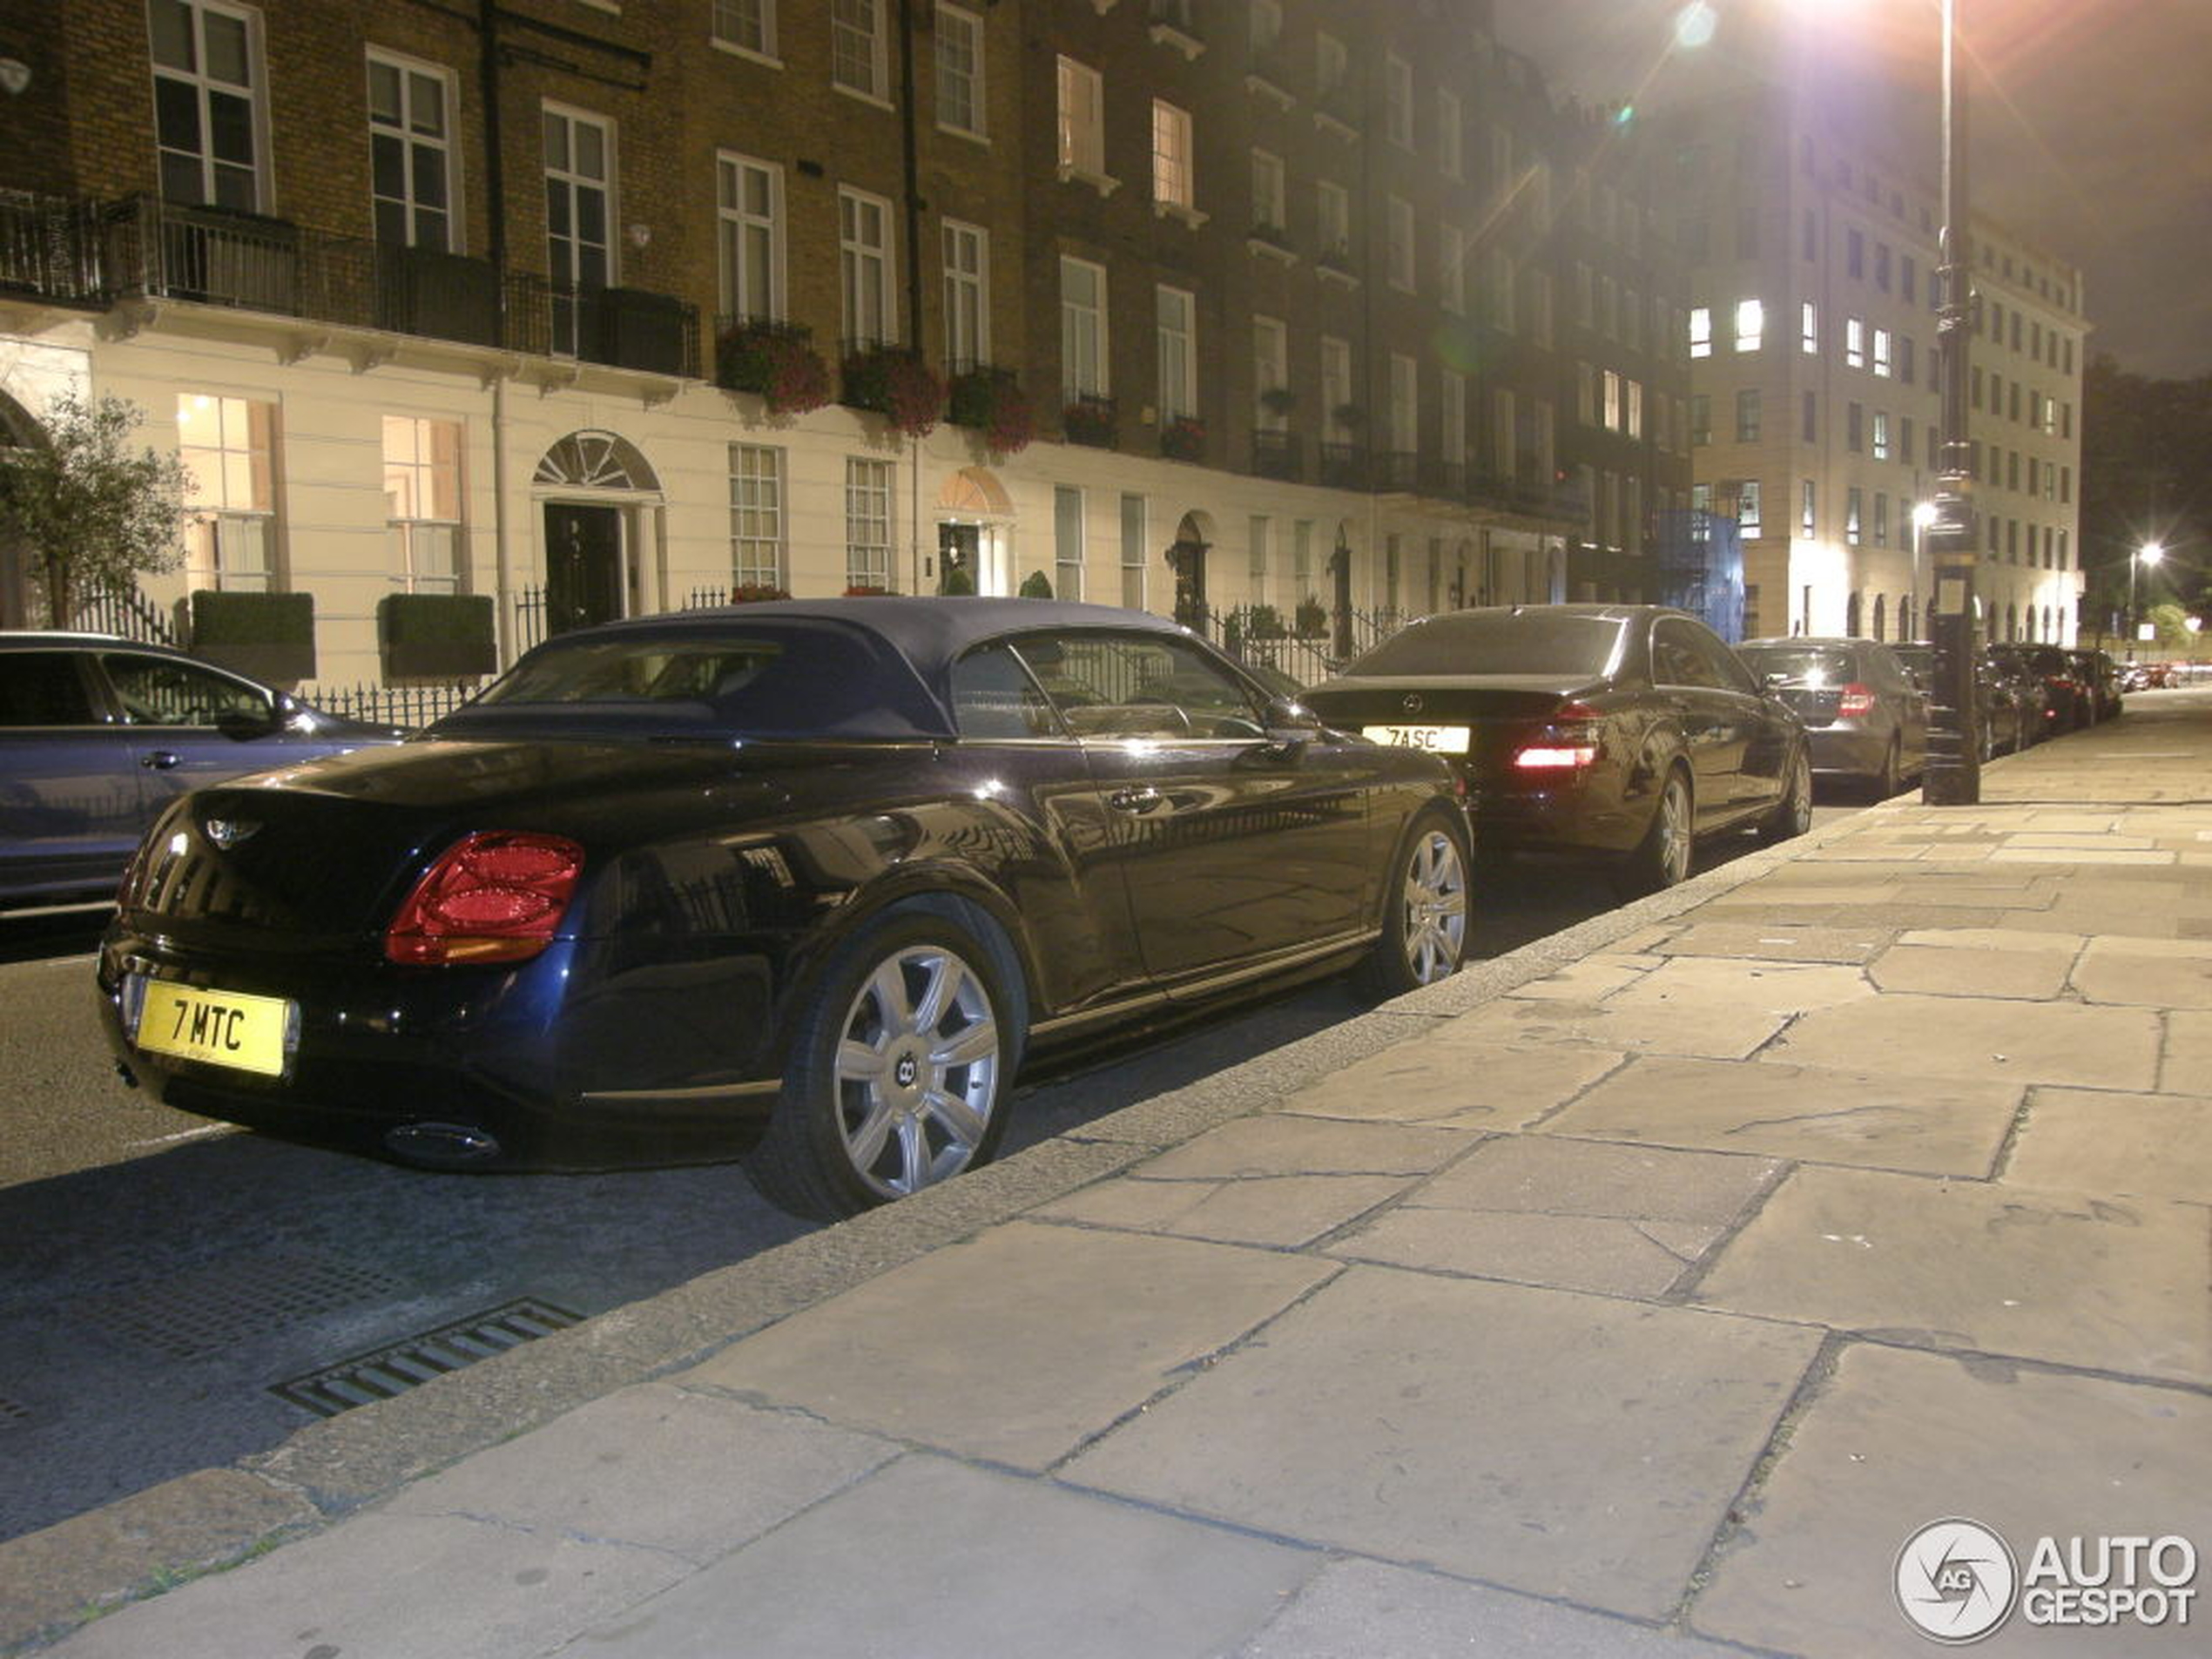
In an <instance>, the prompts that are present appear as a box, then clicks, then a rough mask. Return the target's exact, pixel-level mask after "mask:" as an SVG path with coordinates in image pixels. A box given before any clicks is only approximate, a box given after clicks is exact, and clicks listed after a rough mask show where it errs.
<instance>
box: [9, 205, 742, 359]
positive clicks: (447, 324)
mask: <svg viewBox="0 0 2212 1659" xmlns="http://www.w3.org/2000/svg"><path fill="white" fill-rule="evenodd" d="M0 288H10V289H15V290H17V291H21V292H28V293H36V294H37V295H39V296H41V297H42V298H44V299H48V300H60V301H75V302H80V303H89V304H97V305H112V304H114V303H115V302H116V301H117V300H121V299H125V298H128V297H131V296H133V295H144V296H145V297H148V298H152V299H161V300H190V301H192V302H193V303H195V304H199V305H211V306H228V307H234V308H236V309H238V310H240V311H253V312H260V313H264V314H270V315H275V316H283V317H295V318H298V319H300V320H302V321H306V322H316V323H327V324H330V325H333V326H335V327H353V328H376V329H382V330H385V331H387V332H390V333H394V334H414V335H417V336H421V337H423V338H428V339H434V340H449V341H459V342H462V343H466V344H470V345H478V346H489V347H498V348H500V349H502V350H506V351H518V352H529V353H535V354H543V355H559V356H567V357H576V358H579V359H581V360H583V361H586V362H593V363H605V364H610V365H613V366H615V367H617V368H636V369H644V370H647V371H649V372H651V373H654V374H676V375H684V376H687V377H692V378H696V377H697V376H698V373H699V338H698V308H697V307H694V306H692V305H691V304H689V303H687V302H686V301H685V300H679V299H677V298H676V297H675V296H673V295H671V294H664V293H651V292H649V291H647V290H644V289H641V288H595V287H572V286H569V285H564V284H556V283H553V282H550V281H549V280H547V279H545V278H544V277H542V276H536V275H532V274H529V273H519V272H509V273H507V274H506V276H505V278H504V280H502V278H501V276H500V274H499V273H498V272H496V270H495V269H494V268H493V266H491V265H490V264H489V262H488V261H486V260H475V259H469V258H466V257H464V256H462V255H461V254H457V253H442V252H440V251H438V250H436V249H433V248H419V247H402V246H395V245H391V244H387V243H381V242H375V241H370V240H367V239H362V238H359V237H346V236H333V235H330V234H328V233H324V232H321V231H315V230H309V229H307V228H305V227H303V226H298V225H294V224H293V223H291V222H290V221H288V220H286V219H268V218H265V217H263V216H262V215H260V214H258V213H239V212H231V211H228V210H226V209H222V208H214V207H199V206H190V205H188V204H184V203H179V202H168V201H163V200H161V199H158V197H153V196H144V195H141V196H132V197H126V198H125V199H121V200H119V201H112V202H105V203H98V204H94V203H83V202H78V203H62V202H54V201H49V200H41V199H11V200H6V201H0Z"/></svg>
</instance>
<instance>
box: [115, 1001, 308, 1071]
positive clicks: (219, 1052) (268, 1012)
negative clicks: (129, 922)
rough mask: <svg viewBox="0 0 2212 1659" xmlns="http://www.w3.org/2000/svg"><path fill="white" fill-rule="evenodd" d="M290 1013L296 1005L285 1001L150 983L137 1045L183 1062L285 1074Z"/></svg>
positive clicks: (139, 1024)
mask: <svg viewBox="0 0 2212 1659" xmlns="http://www.w3.org/2000/svg"><path fill="white" fill-rule="evenodd" d="M291 1015H292V1005H291V1004H290V1003H289V1002H287V1001H285V1000H284V999H283V998H282V997H279V996H244V995H239V993H238V992H236V991H208V990H202V989H201V988H199V987H198V986H193V985H172V984H168V983H165V982H164V981H160V980H153V981H148V983H147V985H146V994H145V1003H144V1005H143V1006H142V1007H141V1008H140V1009H139V1012H138V1047H140V1048H141V1049H150V1050H152V1052H153V1053H155V1054H165V1055H175V1056H177V1057H178V1058H179V1059H180V1060H200V1061H205V1062H206V1063H207V1064H209V1065H212V1066H229V1067H231V1068H233V1069H236V1070H239V1071H258V1072H260V1073H262V1074H263V1075H264V1076H270V1077H276V1076H282V1075H283V1073H284V1033H285V1027H286V1026H287V1024H288V1023H289V1022H290V1021H291Z"/></svg>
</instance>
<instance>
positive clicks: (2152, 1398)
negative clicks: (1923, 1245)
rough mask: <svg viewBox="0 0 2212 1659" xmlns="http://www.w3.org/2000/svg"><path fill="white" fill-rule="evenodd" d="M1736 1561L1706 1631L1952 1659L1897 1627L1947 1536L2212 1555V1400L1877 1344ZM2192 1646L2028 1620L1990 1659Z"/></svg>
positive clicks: (2191, 1630) (1804, 1422)
mask: <svg viewBox="0 0 2212 1659" xmlns="http://www.w3.org/2000/svg"><path fill="white" fill-rule="evenodd" d="M1746 1510H1747V1515H1746V1520H1745V1524H1744V1527H1743V1531H1742V1532H1741V1533H1740V1534H1737V1536H1736V1537H1734V1538H1733V1539H1731V1540H1730V1541H1729V1542H1728V1543H1727V1544H1726V1545H1725V1546H1724V1547H1723V1549H1722V1551H1721V1554H1720V1556H1719V1559H1718V1561H1717V1563H1716V1568H1715V1571H1714V1573H1713V1575H1712V1578H1711V1581H1710V1584H1709V1586H1708V1587H1707V1588H1705V1589H1704V1590H1703V1592H1702V1593H1701V1594H1700V1595H1698V1597H1697V1599H1696V1602H1693V1603H1692V1604H1691V1607H1690V1610H1689V1624H1690V1627H1691V1628H1692V1629H1695V1630H1696V1631H1698V1632H1701V1633H1703V1634H1705V1635H1712V1636H1717V1637H1724V1638H1726V1639H1728V1640H1730V1641H1734V1642H1744V1643H1748V1644H1750V1645H1752V1646H1754V1647H1758V1648H1763V1649H1780V1650H1782V1651H1785V1652H1789V1653H1793V1654H1804V1655H1806V1656H1809V1659H1862V1656H1869V1655H1896V1656H1899V1659H1914V1656H1925V1655H1927V1654H1930V1653H1932V1652H1936V1651H1939V1649H1938V1648H1937V1647H1936V1645H1935V1644H1934V1643H1932V1642H1929V1641H1928V1640H1927V1639H1926V1638H1925V1637H1924V1636H1922V1635H1919V1634H1918V1632H1917V1631H1916V1630H1914V1629H1913V1628H1912V1626H1910V1625H1908V1624H1907V1623H1906V1622H1905V1617H1904V1615H1902V1614H1901V1613H1900V1612H1899V1611H1898V1607H1897V1603H1896V1601H1895V1599H1894V1593H1893V1591H1892V1588H1891V1586H1892V1574H1893V1570H1894V1568H1895V1565H1896V1562H1897V1559H1898V1551H1899V1550H1900V1549H1901V1548H1903V1547H1904V1544H1905V1541H1906V1539H1907V1538H1908V1537H1910V1536H1911V1535H1912V1533H1913V1532H1915V1531H1916V1530H1918V1529H1919V1527H1923V1526H1925V1525H1926V1524H1927V1523H1929V1522H1931V1521H1940V1520H1944V1519H1947V1518H1949V1517H1952V1516H1966V1517H1969V1518H1971V1519H1973V1520H1975V1521H1980V1522H1981V1523H1983V1524H1984V1525H1985V1526H1988V1527H1994V1528H1995V1529H1996V1530H1997V1532H1998V1533H1999V1534H2000V1535H2001V1536H2003V1537H2004V1539H2005V1540H2006V1542H2007V1543H2009V1544H2010V1545H2011V1547H2012V1548H2013V1554H2015V1555H2016V1556H2018V1557H2020V1560H2021V1561H2022V1563H2023V1565H2025V1563H2026V1561H2027V1559H2028V1554H2029V1552H2032V1551H2033V1548H2034V1544H2035V1541H2036V1540H2038V1539H2039V1538H2041V1537H2043V1536H2046V1535H2049V1536H2052V1537H2055V1538H2058V1539H2060V1541H2065V1540H2067V1539H2071V1538H2074V1537H2090V1538H2094V1537H2101V1536H2105V1535H2116V1536H2135V1537H2154V1538H2155V1537H2160V1536H2163V1535H2167V1534H2179V1535H2181V1536H2183V1537H2188V1538H2190V1539H2192V1540H2194V1541H2195V1543H2196V1545H2197V1548H2199V1549H2200V1550H2202V1549H2203V1548H2205V1544H2206V1541H2207V1540H2209V1539H2212V1400H2208V1399H2204V1398H2203V1397H2202V1396H2201V1395H2197V1394H2193V1393H2188V1392H2185V1391H2182V1390H2177V1389H2171V1388H2159V1387H2151V1386H2144V1385H2141V1384H2134V1383H2128V1382H2119V1381H2113V1380H2109V1379H2101V1378H2095V1377H2083V1376H2076V1375H2068V1374H2066V1373H2063V1372H2047V1371H2041V1370H2038V1369H2035V1368H2033V1367H2029V1366H2006V1365H2002V1364H1996V1363H1991V1362H1983V1361H1972V1360H1966V1361H1962V1360H1959V1359H1952V1358H1949V1357H1946V1356H1942V1355H1937V1354H1926V1353H1912V1352H1900V1351H1898V1350H1896V1349H1891V1348H1885V1347H1878V1346H1874V1345H1858V1344H1854V1345H1851V1346H1850V1347H1849V1348H1847V1349H1846V1350H1845V1351H1844V1354H1843V1356H1842V1358H1841V1359H1840V1360H1839V1361H1838V1365H1837V1368H1836V1372H1835V1375H1834V1377H1833V1378H1832V1379H1830V1380H1829V1381H1828V1383H1827V1384H1826V1386H1824V1387H1823V1388H1822V1389H1820V1390H1818V1391H1817V1393H1815V1394H1814V1397H1813V1403H1812V1405H1811V1408H1810V1409H1809V1410H1808V1411H1807V1412H1806V1413H1804V1415H1803V1416H1802V1417H1801V1418H1800V1419H1799V1420H1797V1423H1796V1425H1795V1426H1794V1430H1793V1432H1792V1433H1791V1434H1790V1436H1789V1438H1788V1440H1787V1443H1786V1447H1785V1449H1784V1451H1783V1452H1782V1453H1781V1455H1780V1457H1779V1458H1778V1459H1777V1460H1776V1462H1775V1464H1774V1466H1773V1467H1772V1468H1771V1469H1770V1471H1769V1472H1768V1474H1767V1476H1766V1478H1765V1480H1764V1482H1763V1483H1762V1484H1761V1486H1760V1487H1759V1488H1758V1489H1757V1491H1756V1492H1755V1493H1754V1494H1752V1497H1751V1500H1750V1502H1749V1503H1748V1504H1747V1505H1746ZM2204 1582H2205V1581H2204V1575H2203V1574H2202V1571H2200V1573H2199V1575H2198V1579H2197V1583H2198V1586H2199V1602H2198V1607H2197V1609H2196V1610H2195V1616H2193V1617H2192V1619H2191V1622H2190V1625H2189V1627H2188V1628H2187V1629H2182V1628H2180V1627H2168V1628H2167V1629H2163V1630H2144V1629H2141V1628H2140V1627H2137V1626H2134V1625H2132V1624H2130V1625H2122V1626H2118V1627H2113V1628H2108V1629H2087V1630H2082V1629H2077V1630H2059V1629H2032V1628H2030V1627H2029V1626H2028V1624H2027V1622H2026V1621H2025V1620H2024V1619H2022V1618H2021V1617H2020V1615H2018V1614H2017V1613H2016V1614H2015V1615H2013V1620H2012V1622H2010V1623H2009V1624H2007V1625H2006V1627H2005V1628H2004V1629H2001V1630H2000V1631H1999V1632H1998V1633H1997V1635H1994V1636H1993V1637H1992V1638H1990V1639H1989V1640H1988V1641H1986V1642H1982V1643H1979V1644H1978V1645H1976V1646H1975V1647H1974V1648H1973V1649H1971V1651H1973V1652H1974V1653H1977V1654H1991V1655H1996V1656H2003V1655H2006V1654H2011V1653H2029V1654H2037V1655H2047V1656H2060V1655H2084V1656H2095V1659H2105V1656H2107V1655H2109V1656H2113V1659H2121V1656H2134V1655H2153V1656H2166V1659H2173V1656H2180V1655H2182V1654H2202V1652H2203V1651H2204V1629H2203V1625H2204V1621H2205V1617H2206V1616H2207V1615H2205V1614H2204V1612H2203V1610H2202V1593H2203V1587H2204Z"/></svg>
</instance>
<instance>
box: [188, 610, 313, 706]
mask: <svg viewBox="0 0 2212 1659" xmlns="http://www.w3.org/2000/svg"><path fill="white" fill-rule="evenodd" d="M192 651H193V652H194V654H196V655H198V656H200V657H204V658H206V659H207V660H208V661H209V662H211V663H215V664H219V665H220V666H222V667H224V668H229V669H235V670H236V671H238V672H239V673H241V674H250V675H252V676H253V678H255V679H260V680H268V681H271V682H273V683H274V684H277V685H298V684H299V683H300V681H301V680H311V679H313V678H314V677H315V597H314V595H313V594H312V593H219V592H215V591H213V590H210V589H206V588H200V589H196V590H194V591H193V593H192Z"/></svg>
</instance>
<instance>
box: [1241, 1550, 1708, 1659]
mask: <svg viewBox="0 0 2212 1659" xmlns="http://www.w3.org/2000/svg"><path fill="white" fill-rule="evenodd" d="M1383 1633H1387V1636H1386V1638H1385V1636H1384V1634H1383ZM1384 1640H1387V1643H1388V1647H1387V1650H1385V1649H1384V1648H1383V1647H1382V1646H1381V1645H1380V1643H1381V1642H1383V1641H1384ZM1353 1654H1359V1655H1368V1656H1372V1659H1536V1656H1539V1655H1541V1656H1543V1659H1741V1655H1740V1650H1739V1649H1736V1648H1733V1647H1727V1648H1723V1647H1722V1646H1720V1645H1719V1644H1717V1643H1715V1642H1701V1641H1698V1640H1696V1638H1694V1637H1689V1636H1682V1635H1674V1634H1672V1633H1670V1632H1668V1631H1664V1630H1659V1629H1653V1628H1652V1627H1650V1626H1649V1625H1645V1624H1635V1623H1631V1622H1629V1621H1628V1620H1626V1619H1621V1618H1615V1617H1610V1616H1608V1615H1604V1614H1599V1613H1586V1612H1583V1611H1582V1610H1581V1609H1580V1608H1572V1607H1562V1606H1561V1605H1560V1604H1559V1603H1558V1602H1541V1601H1538V1600H1536V1599H1535V1598H1534V1597H1533V1596H1527V1595H1513V1594H1511V1593H1510V1592H1508V1591H1505V1590H1494V1589H1491V1588H1488V1587H1487V1586H1486V1585H1481V1584H1469V1583H1467V1582H1466V1581H1463V1580H1460V1579H1455V1578H1447V1577H1445V1576H1443V1575H1441V1574H1438V1573H1421V1572H1415V1571H1413V1570H1411V1569H1409V1568H1403V1567H1390V1566H1386V1565H1385V1564H1384V1563H1382V1562H1380V1561H1359V1560H1357V1559H1353V1560H1348V1561H1331V1562H1330V1563H1329V1565H1328V1566H1326V1567H1325V1568H1322V1569H1321V1570H1320V1571H1319V1572H1318V1573H1317V1574H1316V1575H1314V1576H1313V1577H1312V1579H1310V1580H1308V1581H1307V1582H1306V1585H1305V1588H1303V1589H1301V1590H1300V1591H1299V1592H1298V1595H1296V1596H1294V1597H1293V1598H1292V1599H1291V1603H1290V1605H1289V1606H1288V1607H1286V1608H1284V1609H1283V1611H1282V1613H1281V1615H1279V1616H1278V1618H1277V1619H1276V1620H1275V1622H1273V1623H1271V1624H1270V1625H1269V1626H1268V1627H1267V1629H1265V1630H1264V1631H1262V1632H1261V1633H1260V1634H1259V1635H1258V1636H1256V1637H1254V1638H1253V1639H1252V1640H1251V1642H1247V1643H1246V1644H1245V1645H1244V1647H1242V1648H1239V1649H1238V1650H1237V1652H1236V1655H1235V1656H1234V1659H1346V1656H1347V1655H1353Z"/></svg>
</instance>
